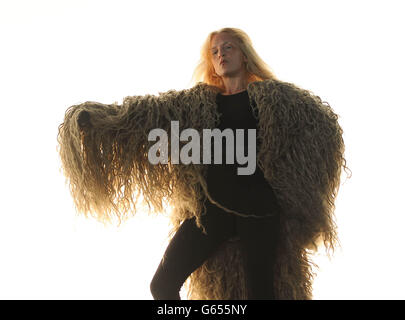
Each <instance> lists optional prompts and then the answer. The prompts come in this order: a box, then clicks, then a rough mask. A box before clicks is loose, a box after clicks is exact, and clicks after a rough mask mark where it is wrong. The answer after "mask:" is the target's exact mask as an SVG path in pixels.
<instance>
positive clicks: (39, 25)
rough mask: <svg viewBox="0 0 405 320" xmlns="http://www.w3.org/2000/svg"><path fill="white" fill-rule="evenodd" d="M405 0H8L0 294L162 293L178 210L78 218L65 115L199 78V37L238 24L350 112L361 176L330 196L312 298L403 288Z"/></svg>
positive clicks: (301, 81) (302, 80)
mask: <svg viewBox="0 0 405 320" xmlns="http://www.w3.org/2000/svg"><path fill="white" fill-rule="evenodd" d="M401 5H402V4H401V1H387V0H385V1H353V0H351V1H253V0H251V1H235V0H234V1H204V2H202V1H201V2H196V1H144V2H141V1H117V0H114V1H84V0H80V1H77V0H75V1H73V0H63V1H50V0H49V1H45V0H37V1H29V0H27V1H22V0H18V1H16V0H1V2H0V46H1V50H0V103H1V105H0V107H1V109H0V112H1V126H0V130H1V132H0V133H1V157H0V168H1V170H2V172H1V173H2V176H1V179H0V181H1V182H0V183H1V190H0V191H1V193H0V194H1V207H0V212H1V216H0V298H1V299H151V298H152V297H151V295H150V292H149V283H150V280H151V279H152V277H153V274H154V272H155V269H156V267H157V265H158V263H159V261H160V258H161V256H162V254H163V252H164V249H165V247H166V245H167V241H166V238H167V231H168V221H167V220H166V219H165V218H152V217H147V216H146V215H141V214H140V215H139V216H138V217H136V218H134V219H132V220H130V221H128V222H127V223H126V224H124V225H123V226H122V227H120V228H114V227H109V228H104V227H103V226H102V225H101V224H100V223H98V222H96V221H94V220H86V219H84V218H82V217H76V216H75V210H74V207H73V202H72V199H71V197H70V194H69V191H68V189H67V187H66V186H65V185H64V177H63V176H62V174H61V173H60V172H59V166H60V163H59V159H58V154H57V152H56V134H57V127H58V125H59V124H60V123H61V122H62V121H63V116H64V112H65V110H66V109H67V107H69V106H70V105H72V104H76V103H80V102H84V101H89V100H92V101H99V102H102V103H112V102H114V101H118V102H119V103H121V102H122V99H123V97H125V96H129V95H138V94H146V93H152V94H157V93H158V92H164V91H167V90H169V89H183V88H187V87H190V79H191V75H192V71H193V70H194V67H195V66H196V64H197V61H198V59H199V50H200V47H201V45H202V43H203V41H204V40H205V37H206V36H207V35H208V33H209V32H210V31H213V30H216V29H219V28H221V27H228V26H229V27H238V28H241V29H243V30H244V31H246V32H247V33H248V34H249V35H250V37H251V39H252V41H253V44H254V46H255V48H256V50H257V51H258V53H259V55H260V56H261V57H262V58H263V59H264V60H265V61H266V62H267V63H268V64H269V65H270V66H271V68H272V70H273V71H274V72H275V74H276V75H277V76H278V77H279V78H280V79H281V80H284V81H289V82H293V83H296V84H297V85H299V86H302V87H304V88H306V89H310V90H312V91H314V92H315V93H316V94H317V95H319V96H321V97H322V98H323V99H324V100H326V101H328V102H329V103H330V105H331V106H332V107H333V109H334V110H335V112H336V113H337V114H339V115H340V124H341V126H342V127H343V129H344V139H345V143H346V148H347V151H346V158H347V160H348V165H349V167H350V169H351V170H352V172H353V177H352V178H351V179H349V180H347V181H344V179H343V181H342V186H341V190H340V193H339V196H338V199H337V202H336V205H337V208H336V216H337V223H338V226H339V235H340V238H341V242H342V249H341V250H339V251H337V252H336V253H335V256H334V258H333V259H332V260H331V261H328V260H327V259H326V258H325V256H324V255H322V254H321V255H318V256H316V257H315V260H316V261H317V262H318V263H319V266H320V270H319V271H318V276H317V277H316V279H315V281H314V298H315V299H404V298H405V293H404V292H403V288H404V287H405V279H404V275H403V270H404V269H405V259H404V254H403V252H404V250H403V244H404V240H403V239H404V234H405V231H404V229H405V223H404V222H405V218H404V214H405V210H404V202H403V199H404V195H403V192H404V178H405V174H404V163H405V161H404V160H405V159H404V152H403V149H404V142H403V141H404V133H403V127H404V121H403V116H404V115H405V112H404V107H405V104H404V99H403V92H404V71H405V70H404V69H405V68H404V56H405V52H404V47H403V30H405V28H404V27H405V25H404V22H403V14H404V10H403V9H402V7H401ZM401 19H402V22H401ZM343 177H344V176H343Z"/></svg>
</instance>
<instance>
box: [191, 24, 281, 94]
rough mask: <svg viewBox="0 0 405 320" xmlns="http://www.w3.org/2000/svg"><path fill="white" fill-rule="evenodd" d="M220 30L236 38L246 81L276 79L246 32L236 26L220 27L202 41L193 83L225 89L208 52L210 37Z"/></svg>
mask: <svg viewBox="0 0 405 320" xmlns="http://www.w3.org/2000/svg"><path fill="white" fill-rule="evenodd" d="M222 32H226V33H228V34H229V35H231V36H232V37H233V38H234V39H235V40H236V43H237V45H238V47H239V49H240V50H241V51H242V53H243V54H244V56H245V57H246V59H247V62H246V70H247V81H248V83H250V82H253V81H262V80H266V79H277V78H276V76H275V75H274V73H273V72H272V71H271V69H270V67H269V66H268V65H267V64H266V63H265V62H264V61H263V60H262V58H260V56H259V55H258V54H257V52H256V50H255V49H254V48H253V44H252V40H251V39H250V38H249V36H248V35H247V34H246V32H244V31H243V30H241V29H238V28H222V29H219V30H216V31H212V32H211V33H210V34H209V35H208V37H207V38H206V40H205V42H204V43H203V45H202V47H201V51H200V61H199V62H198V65H197V67H196V68H195V70H194V72H193V76H192V80H191V81H192V83H193V84H196V83H197V82H200V81H202V82H204V83H207V84H209V85H213V86H216V87H218V88H220V89H221V90H224V89H225V86H224V83H223V81H222V79H221V77H219V76H218V75H217V74H216V73H215V69H214V66H213V64H212V61H211V54H210V53H211V51H210V48H211V41H212V38H213V37H214V36H215V35H217V34H219V33H222Z"/></svg>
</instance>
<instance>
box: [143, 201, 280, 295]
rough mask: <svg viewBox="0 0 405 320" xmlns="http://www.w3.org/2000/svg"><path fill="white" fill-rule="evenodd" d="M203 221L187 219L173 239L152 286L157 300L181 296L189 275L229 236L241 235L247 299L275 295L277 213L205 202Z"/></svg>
mask: <svg viewBox="0 0 405 320" xmlns="http://www.w3.org/2000/svg"><path fill="white" fill-rule="evenodd" d="M206 207H207V212H206V214H205V215H203V216H202V224H203V225H204V226H205V228H206V231H207V235H205V234H203V232H202V230H201V229H199V228H198V227H197V225H196V223H195V218H192V219H188V220H186V221H184V222H183V223H182V224H181V226H180V228H179V230H178V231H177V233H176V234H175V235H174V237H173V239H172V240H171V241H170V243H169V245H168V247H167V249H166V251H165V254H164V259H162V261H161V262H160V264H159V266H158V268H157V270H156V273H155V275H154V277H153V279H152V282H151V285H150V288H151V292H152V295H153V298H154V299H155V300H163V299H167V300H180V294H179V292H180V289H181V287H182V285H183V283H184V282H185V281H186V280H187V278H188V276H189V275H190V274H191V273H192V272H193V271H194V270H196V269H197V268H198V267H200V266H201V265H202V264H203V263H204V261H206V260H207V259H208V258H209V257H210V256H211V255H212V254H213V253H214V252H215V250H217V249H218V247H219V246H220V245H221V244H222V243H223V242H224V241H227V240H228V239H229V238H231V237H233V236H236V235H237V236H239V238H240V241H241V245H242V246H241V249H242V254H243V260H244V264H245V274H246V278H247V284H246V285H247V288H248V299H274V293H273V266H274V260H275V247H276V242H277V239H278V225H279V223H278V222H279V219H278V217H279V216H278V215H275V216H274V217H263V218H245V217H240V216H237V215H234V214H232V213H228V212H226V211H224V210H222V209H220V208H218V207H217V206H215V205H213V204H211V203H210V202H209V201H207V202H206Z"/></svg>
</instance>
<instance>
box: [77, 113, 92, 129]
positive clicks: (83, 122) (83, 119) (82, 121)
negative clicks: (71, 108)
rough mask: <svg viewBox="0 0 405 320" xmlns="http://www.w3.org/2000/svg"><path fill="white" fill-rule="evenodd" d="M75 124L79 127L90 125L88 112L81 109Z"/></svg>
mask: <svg viewBox="0 0 405 320" xmlns="http://www.w3.org/2000/svg"><path fill="white" fill-rule="evenodd" d="M77 124H78V125H79V127H80V128H85V127H89V126H90V114H89V113H88V112H87V111H85V110H83V111H82V112H80V113H79V117H78V119H77Z"/></svg>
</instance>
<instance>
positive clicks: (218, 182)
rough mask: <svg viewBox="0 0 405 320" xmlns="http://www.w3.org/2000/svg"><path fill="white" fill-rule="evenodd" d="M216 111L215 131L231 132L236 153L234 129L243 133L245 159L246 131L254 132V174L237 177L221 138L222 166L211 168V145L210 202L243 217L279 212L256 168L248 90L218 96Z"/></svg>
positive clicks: (212, 165) (236, 166)
mask: <svg viewBox="0 0 405 320" xmlns="http://www.w3.org/2000/svg"><path fill="white" fill-rule="evenodd" d="M217 105H218V111H219V113H220V114H221V117H220V123H219V125H218V126H217V128H218V129H220V130H221V131H223V130H224V129H226V128H230V129H232V130H233V134H234V148H235V149H234V150H235V153H236V129H244V147H245V149H244V150H245V151H244V152H245V156H247V155H248V151H247V146H248V129H256V139H255V140H256V170H255V172H254V173H253V174H252V175H238V174H237V168H238V167H247V163H245V164H239V163H238V162H237V159H236V155H235V156H234V164H226V139H225V138H224V137H223V138H222V164H214V160H213V159H214V146H213V145H214V143H213V140H212V141H211V164H209V165H208V176H207V185H208V191H209V193H210V195H211V196H212V198H213V199H214V200H216V201H217V202H219V203H221V204H222V205H223V206H225V207H227V208H229V209H233V210H236V211H238V212H241V213H243V214H253V215H260V216H262V215H267V214H269V213H274V212H278V211H279V206H278V203H277V199H276V197H275V195H274V191H273V189H272V187H271V186H270V184H269V183H268V182H267V180H266V179H265V178H264V175H263V171H262V170H261V169H260V168H259V167H258V166H257V150H258V144H257V126H258V121H257V119H256V118H255V117H254V115H253V110H252V108H251V106H250V102H249V96H248V92H247V90H245V91H242V92H239V93H236V94H232V95H222V94H218V95H217Z"/></svg>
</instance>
